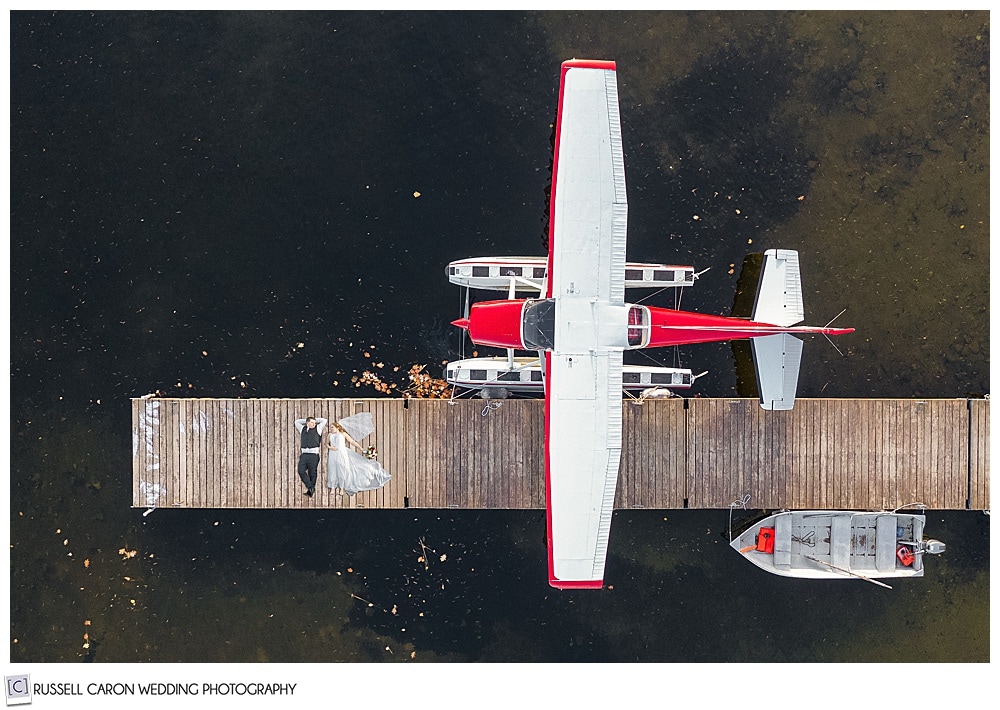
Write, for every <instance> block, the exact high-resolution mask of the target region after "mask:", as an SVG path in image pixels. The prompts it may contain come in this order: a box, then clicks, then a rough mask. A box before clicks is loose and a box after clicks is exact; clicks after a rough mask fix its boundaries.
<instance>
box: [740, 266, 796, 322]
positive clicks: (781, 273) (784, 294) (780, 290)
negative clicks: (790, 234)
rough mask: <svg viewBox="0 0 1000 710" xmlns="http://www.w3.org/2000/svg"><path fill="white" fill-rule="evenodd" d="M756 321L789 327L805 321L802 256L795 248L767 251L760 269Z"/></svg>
mask: <svg viewBox="0 0 1000 710" xmlns="http://www.w3.org/2000/svg"><path fill="white" fill-rule="evenodd" d="M751 317H752V319H753V320H755V321H757V322H758V323H771V324H773V325H780V326H782V327H788V326H792V325H795V324H796V323H801V322H802V320H803V318H805V309H804V308H803V307H802V279H801V277H800V276H799V253H798V252H797V251H794V250H792V249H768V250H767V251H766V252H764V265H763V266H762V267H761V270H760V283H759V284H758V286H757V299H756V301H755V302H754V307H753V316H751Z"/></svg>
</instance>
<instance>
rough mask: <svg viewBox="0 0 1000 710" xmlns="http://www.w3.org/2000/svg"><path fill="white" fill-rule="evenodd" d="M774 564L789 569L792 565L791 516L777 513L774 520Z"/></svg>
mask: <svg viewBox="0 0 1000 710" xmlns="http://www.w3.org/2000/svg"><path fill="white" fill-rule="evenodd" d="M774 566H775V568H777V569H789V568H791V566H792V516H790V515H779V516H778V517H777V518H775V520H774Z"/></svg>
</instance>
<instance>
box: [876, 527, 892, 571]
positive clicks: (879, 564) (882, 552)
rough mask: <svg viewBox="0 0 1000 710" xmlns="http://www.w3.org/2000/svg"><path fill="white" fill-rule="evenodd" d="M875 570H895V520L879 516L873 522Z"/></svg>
mask: <svg viewBox="0 0 1000 710" xmlns="http://www.w3.org/2000/svg"><path fill="white" fill-rule="evenodd" d="M875 569H877V570H878V571H879V572H892V571H893V570H895V569H896V518H895V516H892V515H880V516H878V519H877V520H876V521H875Z"/></svg>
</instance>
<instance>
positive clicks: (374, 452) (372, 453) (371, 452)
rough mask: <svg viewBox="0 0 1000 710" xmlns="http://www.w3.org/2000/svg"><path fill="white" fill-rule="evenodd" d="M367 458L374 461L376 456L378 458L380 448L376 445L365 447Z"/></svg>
mask: <svg viewBox="0 0 1000 710" xmlns="http://www.w3.org/2000/svg"><path fill="white" fill-rule="evenodd" d="M365 458H366V459H371V460H373V461H374V460H375V459H376V458H378V449H376V448H375V447H374V446H369V447H368V448H367V449H365Z"/></svg>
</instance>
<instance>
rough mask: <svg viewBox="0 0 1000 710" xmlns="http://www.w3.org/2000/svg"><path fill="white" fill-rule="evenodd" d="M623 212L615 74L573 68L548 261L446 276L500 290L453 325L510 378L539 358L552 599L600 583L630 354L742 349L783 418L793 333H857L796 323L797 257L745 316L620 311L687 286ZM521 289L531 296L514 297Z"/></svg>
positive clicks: (475, 267) (460, 264)
mask: <svg viewBox="0 0 1000 710" xmlns="http://www.w3.org/2000/svg"><path fill="white" fill-rule="evenodd" d="M627 214H628V204H627V199H626V191H625V163H624V155H623V149H622V135H621V123H620V119H619V108H618V83H617V72H616V64H615V62H613V61H605V60H581V59H573V60H569V61H566V62H563V64H562V68H561V77H560V86H559V104H558V112H557V117H556V137H555V149H554V160H553V168H552V193H551V202H550V219H549V244H548V249H549V253H548V256H547V257H534V258H533V257H485V258H473V259H463V260H460V261H455V262H452V263H451V264H449V265H448V267H447V273H448V277H449V280H451V281H452V282H453V283H457V284H460V285H465V286H471V287H476V288H487V289H493V290H498V289H500V290H506V291H507V292H508V293H507V298H505V299H502V300H488V301H481V302H477V303H474V304H472V305H471V308H470V307H467V312H466V313H465V314H464V315H463V317H461V318H459V319H457V320H455V321H453V324H454V325H456V326H458V327H459V328H462V329H463V330H465V331H466V332H467V335H468V337H469V339H470V340H471V341H472V342H473V343H475V344H477V345H481V346H490V347H494V348H499V349H503V350H506V351H507V353H508V363H509V367H507V369H506V370H505V371H504V372H508V373H510V372H516V373H517V375H518V380H519V381H520V379H521V374H522V373H519V372H517V370H518V369H519V368H524V366H525V365H526V364H527V363H528V362H529V361H530V359H529V360H527V361H526V360H524V359H522V360H520V361H519V360H518V359H516V358H515V357H514V355H513V353H514V352H515V351H526V352H529V353H531V352H535V353H537V362H538V365H539V368H540V375H539V379H541V381H542V386H543V389H544V396H545V447H544V448H545V483H546V486H545V496H546V536H547V545H548V575H549V584H550V585H551V586H552V587H554V588H557V589H600V588H602V587H603V586H604V569H605V562H606V559H607V551H608V541H609V536H610V531H611V517H612V512H613V507H614V498H615V489H616V486H617V481H618V468H619V462H620V459H621V447H622V392H623V386H624V384H625V383H624V382H623V380H624V373H625V366H624V353H625V352H626V351H630V350H639V349H644V348H663V347H667V346H676V345H685V344H690V343H708V342H718V341H726V340H737V339H750V341H751V344H752V349H753V357H754V366H755V369H756V371H757V383H758V389H759V393H760V404H761V406H762V407H763V408H764V409H769V410H787V409H791V407H792V405H793V403H794V400H795V392H796V387H797V382H798V371H799V362H800V359H801V354H802V341H801V340H800V339H799V338H797V337H796V336H797V335H811V334H822V335H825V336H831V335H842V334H846V333H850V332H853V328H832V327H830V326H829V324H827V325H826V326H823V327H813V326H800V325H796V324H797V323H800V322H801V321H802V320H803V319H804V310H803V306H802V286H801V281H800V276H799V259H798V253H797V252H795V251H791V250H786V249H771V250H768V251H767V252H765V257H764V263H763V266H762V269H761V276H760V281H759V284H758V290H757V296H756V301H755V304H754V310H753V313H752V316H751V317H750V318H749V319H744V318H735V317H731V316H716V315H707V314H702V313H694V312H688V311H682V310H677V309H668V308H659V307H653V306H645V305H642V304H638V303H635V304H632V303H626V301H625V290H626V288H627V287H628V288H638V287H648V286H652V285H658V286H664V285H670V286H678V287H679V286H683V285H690V283H691V282H692V281H693V280H694V272H693V268H692V267H675V266H670V265H659V264H639V263H630V262H627V261H626V259H625V247H626V228H627ZM519 291H520V292H521V293H522V294H523V293H525V292H532V293H531V295H533V296H535V297H528V298H518V297H517V296H518V292H519ZM484 365H485V363H484ZM466 369H472V368H466ZM479 369H484V370H489V368H488V367H485V366H484V367H482V368H479ZM495 369H497V370H498V373H499V370H500V368H495ZM455 371H456V372H460V371H461V368H457V369H456V370H455ZM508 377H510V378H511V379H513V375H508ZM527 379H528V380H530V379H531V376H530V373H529V376H528V378H527Z"/></svg>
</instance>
